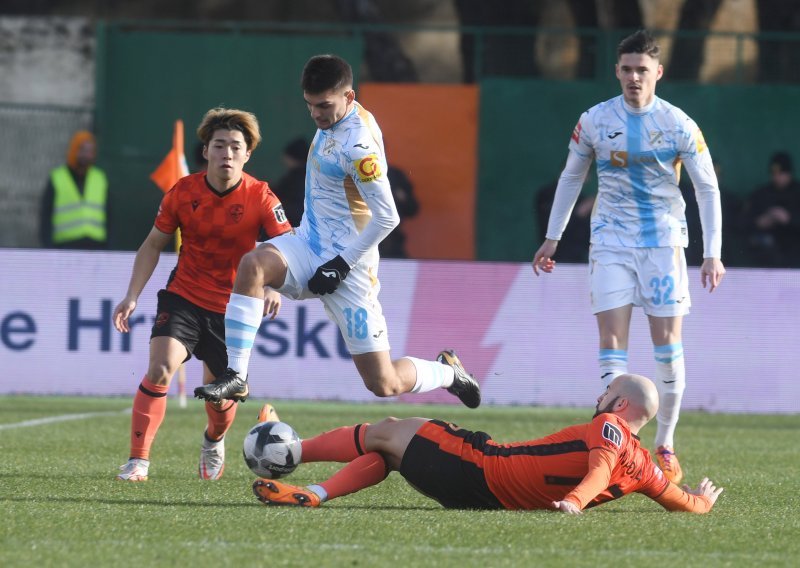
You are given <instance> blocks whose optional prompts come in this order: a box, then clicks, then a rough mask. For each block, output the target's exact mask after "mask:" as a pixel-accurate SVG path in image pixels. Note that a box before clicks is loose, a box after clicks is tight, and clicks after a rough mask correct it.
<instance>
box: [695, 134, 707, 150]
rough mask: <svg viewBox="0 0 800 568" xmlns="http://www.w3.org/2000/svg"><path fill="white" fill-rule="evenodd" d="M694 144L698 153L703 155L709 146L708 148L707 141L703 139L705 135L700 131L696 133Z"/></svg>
mask: <svg viewBox="0 0 800 568" xmlns="http://www.w3.org/2000/svg"><path fill="white" fill-rule="evenodd" d="M694 142H695V144H696V145H697V153H698V154H701V153H702V152H703V151H704V150H705V149H706V148H708V146H706V139H705V138H703V133H702V132H701V131H700V129H699V128H698V129H697V132H695V133H694Z"/></svg>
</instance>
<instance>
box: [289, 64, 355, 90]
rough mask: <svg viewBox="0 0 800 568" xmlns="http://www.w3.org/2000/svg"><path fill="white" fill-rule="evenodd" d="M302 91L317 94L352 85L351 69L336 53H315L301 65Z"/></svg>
mask: <svg viewBox="0 0 800 568" xmlns="http://www.w3.org/2000/svg"><path fill="white" fill-rule="evenodd" d="M300 85H301V86H302V87H303V92H305V93H310V94H312V95H319V94H320V93H326V92H328V91H331V90H339V89H342V88H345V87H352V86H353V69H352V67H350V64H349V63H348V62H347V61H345V60H344V59H342V58H341V57H339V56H338V55H331V54H325V55H315V56H314V57H312V58H311V59H309V60H308V61H307V62H306V64H305V67H303V78H302V79H301V81H300Z"/></svg>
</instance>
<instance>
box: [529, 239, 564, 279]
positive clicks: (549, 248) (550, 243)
mask: <svg viewBox="0 0 800 568" xmlns="http://www.w3.org/2000/svg"><path fill="white" fill-rule="evenodd" d="M556 248H558V241H555V240H553V239H545V240H544V243H542V246H540V247H539V250H537V251H536V254H535V255H533V260H532V261H531V265H532V266H533V272H534V274H536V276H539V270H540V269H541V271H542V272H547V273H550V272H553V269H554V268H555V267H556V261H555V260H553V256H554V255H555V254H556Z"/></svg>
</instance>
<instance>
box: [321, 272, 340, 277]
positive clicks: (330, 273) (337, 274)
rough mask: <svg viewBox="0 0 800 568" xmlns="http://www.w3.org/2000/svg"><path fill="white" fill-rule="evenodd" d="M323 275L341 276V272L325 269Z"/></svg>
mask: <svg viewBox="0 0 800 568" xmlns="http://www.w3.org/2000/svg"><path fill="white" fill-rule="evenodd" d="M322 275H323V276H324V277H325V278H333V277H334V276H339V273H338V272H336V271H335V270H323V271H322Z"/></svg>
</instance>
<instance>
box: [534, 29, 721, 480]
mask: <svg viewBox="0 0 800 568" xmlns="http://www.w3.org/2000/svg"><path fill="white" fill-rule="evenodd" d="M658 57H659V46H658V44H657V43H656V42H655V40H654V39H653V37H652V36H651V35H650V33H649V32H647V31H644V30H641V31H638V32H636V33H634V34H633V35H631V36H629V37H627V38H625V39H623V40H622V42H621V43H620V44H619V47H618V49H617V65H616V75H617V78H618V79H619V82H620V85H621V87H622V94H621V95H620V96H617V97H615V98H613V99H610V100H608V101H605V102H603V103H600V104H598V105H596V106H594V107H592V108H590V109H589V110H588V111H586V112H585V113H583V115H582V116H581V117H580V120H579V121H578V124H577V125H576V126H575V130H574V131H573V133H572V139H571V141H570V144H569V154H568V156H567V164H566V166H565V168H564V170H563V172H562V173H561V176H560V178H559V180H558V187H557V189H556V195H555V200H554V202H553V208H552V210H551V212H550V220H549V223H548V226H547V235H546V239H545V242H544V243H543V244H542V246H541V247H540V248H539V250H537V251H536V254H535V255H534V257H533V261H532V264H533V270H534V272H535V273H536V274H537V275H538V274H539V270H542V271H544V272H552V271H553V268H554V267H555V261H554V260H553V258H554V256H555V254H556V248H557V246H558V241H559V239H560V238H561V235H562V234H563V232H564V229H565V227H566V225H567V222H568V221H569V216H570V213H571V212H572V208H573V207H574V206H575V202H576V201H577V199H578V196H579V195H580V191H581V186H582V185H583V182H584V180H585V178H586V174H587V172H588V171H589V167H590V166H591V163H592V160H595V161H596V162H597V178H598V183H599V188H598V195H597V201H596V204H595V209H594V211H593V213H592V220H591V247H590V252H589V268H590V275H591V276H590V283H591V303H592V312H593V313H594V314H595V315H596V316H597V326H598V329H599V333H600V351H599V361H600V376H601V380H602V381H603V384H604V385H608V384H609V383H610V382H611V381H612V380H613V379H614V378H615V377H617V376H619V375H621V374H623V373H626V372H627V370H628V334H629V331H630V321H631V313H632V309H633V306H641V307H642V308H643V309H644V312H645V314H647V316H648V319H649V322H650V336H651V339H652V341H653V355H654V357H655V361H656V372H655V377H654V380H655V384H656V386H657V387H658V392H659V398H660V407H659V411H658V416H657V421H658V428H657V432H656V439H655V443H656V446H657V450H656V456H657V458H658V461H659V464H660V465H661V469H663V470H664V473H665V474H666V475H667V477H668V478H669V479H671V480H672V481H674V482H676V483H677V482H679V481H680V480H681V478H682V476H683V473H682V470H681V466H680V463H679V462H678V458H677V456H676V455H675V450H674V440H673V438H674V433H675V426H676V425H677V423H678V414H679V412H680V406H681V399H682V397H683V391H684V388H685V384H686V370H685V365H684V359H683V343H682V339H681V328H682V321H683V316H684V315H686V314H688V313H689V307H690V305H691V301H690V298H689V282H688V279H687V269H686V257H685V255H684V251H683V249H684V248H685V247H686V246H687V245H688V243H689V237H688V232H687V227H686V217H685V215H684V207H685V203H684V201H683V198H682V197H681V191H680V189H679V188H678V180H679V177H680V169H681V164H683V165H684V166H686V171H687V172H688V173H689V177H690V178H691V180H692V183H693V184H694V187H695V195H696V197H697V203H698V207H699V210H700V221H701V224H702V226H703V250H704V254H703V256H704V260H703V265H702V266H701V268H700V275H701V276H700V277H701V283H702V285H703V287H704V288H705V287H706V285H708V287H709V292H713V291H714V290H715V289H716V287H717V286H719V284H720V283H721V281H722V277H723V275H724V274H725V267H724V266H723V265H722V261H721V250H722V213H721V207H720V193H719V187H718V184H717V178H716V175H715V173H714V167H713V164H712V162H711V155H710V153H709V150H708V148H707V147H706V143H705V140H704V139H703V135H702V133H701V132H700V129H699V128H698V126H697V124H695V122H694V121H693V120H692V119H691V118H689V117H688V116H687V115H686V114H685V113H684V112H683V111H682V110H680V109H679V108H677V107H675V106H673V105H671V104H669V103H668V102H666V101H665V100H663V99H660V98H658V97H657V96H656V94H655V91H656V82H657V81H658V80H659V79H660V78H661V76H662V74H663V72H664V71H663V68H662V66H661V64H660V63H659V60H658Z"/></svg>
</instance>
